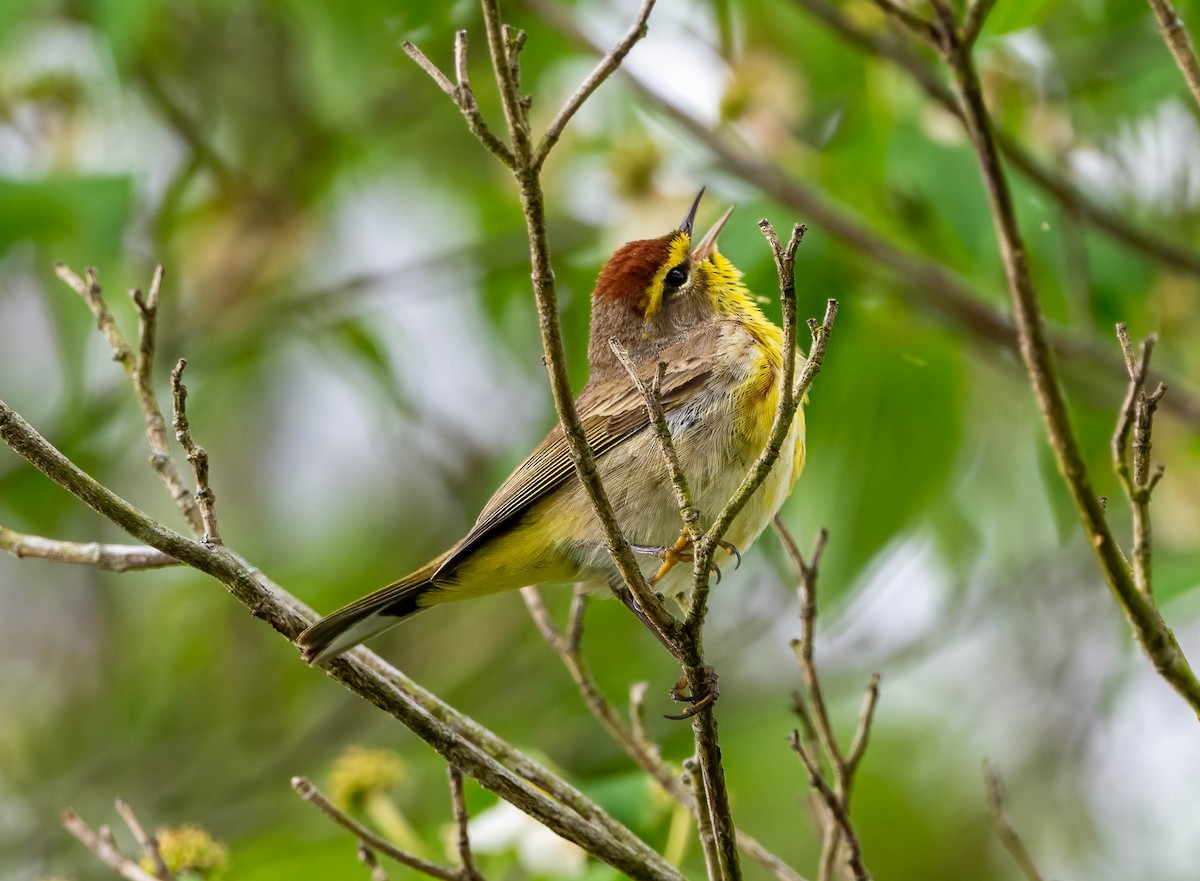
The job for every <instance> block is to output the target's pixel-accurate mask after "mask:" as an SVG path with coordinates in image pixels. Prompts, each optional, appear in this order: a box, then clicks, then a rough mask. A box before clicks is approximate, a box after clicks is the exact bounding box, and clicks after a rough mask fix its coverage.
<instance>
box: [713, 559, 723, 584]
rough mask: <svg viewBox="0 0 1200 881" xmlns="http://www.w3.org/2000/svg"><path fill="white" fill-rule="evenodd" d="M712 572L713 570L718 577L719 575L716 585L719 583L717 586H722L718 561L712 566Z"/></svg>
mask: <svg viewBox="0 0 1200 881" xmlns="http://www.w3.org/2000/svg"><path fill="white" fill-rule="evenodd" d="M712 570H713V572H715V573H716V575H717V581H716V583H717V584H720V583H721V567H720V566H718V565H717V563H716V561H715V560H714V561H713V564H712Z"/></svg>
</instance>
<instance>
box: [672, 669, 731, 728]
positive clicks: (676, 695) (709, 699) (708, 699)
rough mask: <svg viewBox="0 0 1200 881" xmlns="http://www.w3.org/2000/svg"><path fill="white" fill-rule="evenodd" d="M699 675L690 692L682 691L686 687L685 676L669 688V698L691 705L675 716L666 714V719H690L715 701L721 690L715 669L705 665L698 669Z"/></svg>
mask: <svg viewBox="0 0 1200 881" xmlns="http://www.w3.org/2000/svg"><path fill="white" fill-rule="evenodd" d="M700 676H701V678H700V682H699V684H698V685H697V687H696V689H695V691H694V692H693V693H692V694H688V693H686V692H685V691H684V689H685V688H687V677H686V676H684V677H683V678H682V679H680V680H679V681H678V682H676V683H675V685H674V687H673V688H672V689H671V700H673V701H679V702H680V703H688V704H691V706H690V707H688V708H687V709H686V710H684V711H683V712H682V713H680V714H678V715H676V716H667V718H668V719H673V720H675V721H676V722H680V721H683V720H684V719H690V718H691V717H692V716H694V715H696V714H697V713H699V712H700V711H701V710H703V709H704V708H705V707H710V706H712V705H713V704H715V703H716V702H717V698H718V697H719V696H720V694H721V690H720V688H719V687H718V686H719V682H720V680H719V679H718V677H717V671H716V670H714V669H713V668H712V667H708V666H706V667H704V668H702V670H701V671H700Z"/></svg>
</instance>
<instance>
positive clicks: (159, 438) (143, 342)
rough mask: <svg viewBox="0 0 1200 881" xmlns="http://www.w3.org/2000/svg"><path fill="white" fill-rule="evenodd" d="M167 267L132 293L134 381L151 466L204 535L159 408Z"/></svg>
mask: <svg viewBox="0 0 1200 881" xmlns="http://www.w3.org/2000/svg"><path fill="white" fill-rule="evenodd" d="M162 282H163V268H162V266H156V267H155V268H154V276H153V278H151V280H150V290H149V292H148V293H147V294H146V296H145V297H144V298H143V297H142V292H141V291H137V290H135V291H132V292H131V293H130V296H131V297H132V299H133V303H134V305H135V306H136V307H137V310H138V353H137V357H136V358H135V359H134V369H133V374H132V376H131V377H130V378H131V379H132V380H133V387H134V390H135V391H136V392H137V398H138V403H139V404H140V405H141V408H142V414H143V416H144V417H145V421H146V440H147V441H149V443H150V467H152V468H153V469H154V471H155V473H157V474H158V476H159V477H160V478H161V479H162V482H163V484H164V485H165V486H166V488H167V492H169V493H170V494H171V498H172V499H173V500H174V501H175V506H176V507H177V508H179V511H180V513H181V514H183V516H184V518H185V519H186V520H187V522H188V524H189V525H190V526H191V527H192V532H194V533H195V534H196V535H201V534H203V530H204V521H203V519H202V518H201V516H200V510H199V508H198V507H197V505H196V499H195V497H194V496H193V495H192V493H191V490H189V489H188V487H187V483H185V482H184V479H183V476H182V475H181V474H180V473H179V469H178V468H177V467H176V465H175V460H174V459H173V458H172V457H171V448H170V446H169V445H168V441H167V425H166V420H164V419H163V414H162V410H161V409H160V408H159V406H158V395H156V394H155V392H154V349H155V344H156V342H157V335H158V295H159V291H160V290H161V289H162Z"/></svg>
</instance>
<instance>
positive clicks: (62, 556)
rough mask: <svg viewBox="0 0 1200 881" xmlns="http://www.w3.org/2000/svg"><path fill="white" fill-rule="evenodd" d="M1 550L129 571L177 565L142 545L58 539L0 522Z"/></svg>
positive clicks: (21, 556)
mask: <svg viewBox="0 0 1200 881" xmlns="http://www.w3.org/2000/svg"><path fill="white" fill-rule="evenodd" d="M0 551H8V552H9V553H10V554H12V555H13V556H15V557H18V558H22V559H25V558H28V559H35V560H53V561H54V562H56V563H73V564H76V565H79V566H91V567H92V568H94V569H103V570H105V571H107V572H132V571H136V570H141V569H161V568H163V567H165V566H178V565H179V561H178V560H176V559H175V558H174V557H169V556H167V555H166V554H164V553H162V552H161V551H157V550H155V549H154V548H149V547H146V546H144V545H117V544H102V543H100V542H74V541H57V540H55V539H50V538H42V537H41V536H40V535H25V534H23V533H20V532H14V531H13V530H11V529H8V528H6V527H4V526H0Z"/></svg>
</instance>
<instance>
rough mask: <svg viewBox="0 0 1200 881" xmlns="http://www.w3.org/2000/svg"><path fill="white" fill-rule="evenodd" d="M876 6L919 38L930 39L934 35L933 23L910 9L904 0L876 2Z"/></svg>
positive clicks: (878, 0)
mask: <svg viewBox="0 0 1200 881" xmlns="http://www.w3.org/2000/svg"><path fill="white" fill-rule="evenodd" d="M875 5H876V6H878V7H879V8H880V9H882V10H883V11H884V12H885V13H887V14H888V15H890V16H892V17H893V18H895V19H896V21H898V22H900V23H901V24H902V25H904V26H905V27H906V28H908V29H909V30H910V31H912V32H913V33H914V34H916V35H917V36H919V37H923V38H928V37H930V36H931V35H932V34H933V33H934V27H933V22H931V21H929V20H927V19H925V18H923V17H921V16H920V15H918V14H917V13H915V12H913V11H912V10H911V9H909V8H908V6H907V5H905V2H904V0H875Z"/></svg>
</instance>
